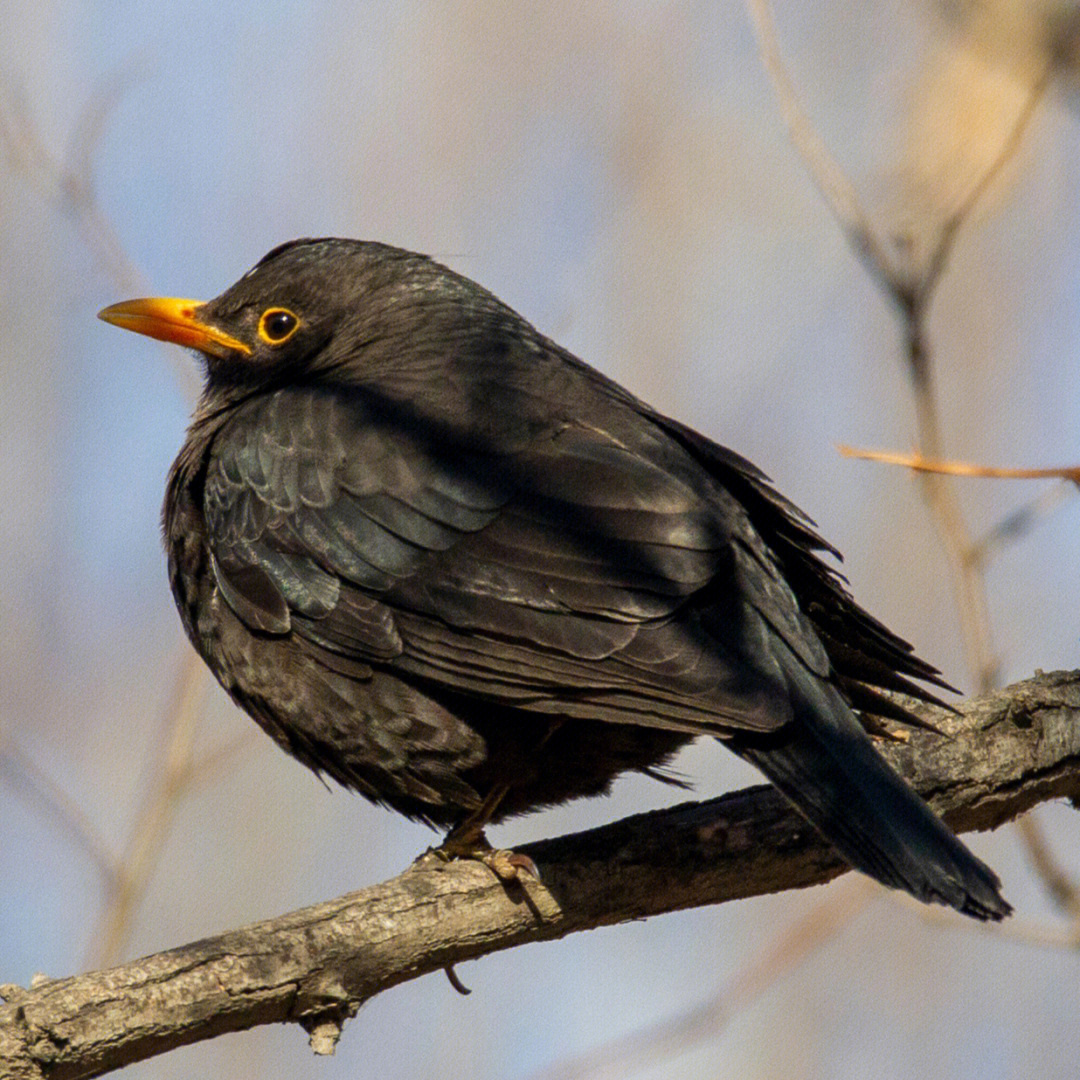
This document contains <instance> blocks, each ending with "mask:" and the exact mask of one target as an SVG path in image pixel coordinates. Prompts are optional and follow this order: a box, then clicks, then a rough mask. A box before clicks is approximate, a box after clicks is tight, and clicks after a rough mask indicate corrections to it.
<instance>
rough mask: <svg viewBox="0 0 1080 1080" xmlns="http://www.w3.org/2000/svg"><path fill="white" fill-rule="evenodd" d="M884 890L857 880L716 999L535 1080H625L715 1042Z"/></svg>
mask: <svg viewBox="0 0 1080 1080" xmlns="http://www.w3.org/2000/svg"><path fill="white" fill-rule="evenodd" d="M880 895H881V890H880V889H879V888H878V887H877V886H876V885H874V883H873V882H872V881H870V880H869V879H868V878H865V877H861V876H858V875H854V874H853V875H852V876H851V877H848V878H845V879H844V881H843V882H842V883H841V884H838V885H836V886H834V887H833V889H832V890H831V891H830V892H829V894H828V895H827V896H826V897H825V898H824V899H823V900H820V901H819V902H818V903H817V904H816V905H814V906H813V907H812V908H811V909H810V910H809V911H807V912H804V913H803V914H801V915H799V916H798V917H797V918H796V919H794V920H793V921H792V922H791V923H790V924H789V925H788V926H786V927H784V929H783V930H782V931H781V932H780V933H779V934H777V935H776V937H775V939H774V940H773V943H772V944H771V945H770V946H768V947H766V949H765V950H764V951H763V952H762V953H761V954H760V955H755V957H754V959H753V960H752V961H751V962H750V963H749V964H747V966H746V967H745V968H743V969H742V970H741V971H738V972H737V973H736V974H735V976H734V977H733V978H732V979H731V980H730V981H729V982H728V983H727V984H726V985H725V986H724V987H723V988H722V989H721V990H720V992H719V993H717V994H716V995H715V996H714V997H712V998H711V999H710V1000H708V1001H705V1002H702V1003H701V1004H699V1005H696V1006H694V1007H693V1008H692V1009H687V1010H686V1011H685V1012H682V1013H680V1014H679V1015H678V1016H675V1017H672V1018H671V1019H669V1020H664V1021H661V1022H660V1023H658V1024H651V1025H649V1026H648V1027H646V1028H643V1029H641V1030H640V1031H635V1032H632V1033H631V1034H629V1035H625V1036H623V1037H622V1038H620V1039H615V1040H613V1041H612V1042H610V1043H607V1044H605V1045H604V1046H600V1047H598V1048H597V1049H595V1050H592V1051H589V1052H588V1053H587V1054H583V1055H582V1056H581V1057H579V1058H575V1059H573V1060H570V1061H563V1062H560V1063H559V1064H557V1065H556V1066H555V1067H554V1068H551V1069H545V1070H544V1071H543V1072H540V1073H537V1074H536V1075H535V1076H534V1078H533V1080H608V1078H610V1080H623V1078H625V1077H628V1076H630V1075H632V1074H633V1073H635V1072H639V1071H641V1070H644V1069H646V1068H648V1067H649V1066H650V1065H654V1064H655V1063H657V1062H658V1061H667V1060H670V1059H671V1058H673V1057H675V1056H677V1055H678V1054H681V1053H684V1052H685V1051H687V1050H689V1049H690V1048H691V1047H692V1046H693V1045H694V1044H695V1043H698V1042H702V1041H704V1040H705V1039H710V1038H715V1037H716V1036H717V1035H719V1034H720V1032H722V1031H723V1030H724V1029H725V1028H726V1027H727V1026H728V1024H730V1023H731V1021H732V1020H733V1019H734V1018H735V1017H736V1016H738V1015H739V1014H740V1013H742V1012H744V1011H745V1010H746V1009H748V1008H749V1007H750V1006H751V1005H753V1004H754V1002H755V1001H756V1000H757V999H758V998H759V997H760V996H761V995H762V994H764V993H765V992H766V991H767V990H769V989H771V988H772V987H773V986H775V985H776V984H777V983H778V982H780V981H781V980H782V979H783V978H784V977H785V976H786V975H789V974H790V973H791V972H792V971H794V970H795V969H796V968H798V967H799V966H800V965H801V964H802V963H803V962H804V961H806V960H808V959H809V958H810V956H812V955H813V954H814V953H815V952H816V951H817V950H818V949H820V948H822V947H823V946H824V945H825V944H827V943H828V942H830V941H832V940H833V939H834V938H835V937H837V936H838V935H839V934H841V933H842V932H843V931H844V930H845V929H846V928H847V927H848V926H849V925H850V924H851V922H852V921H853V920H854V919H855V917H856V916H857V915H859V914H860V913H861V912H862V911H863V910H865V908H867V907H868V906H869V905H870V903H871V901H873V900H875V899H877V898H879V897H880Z"/></svg>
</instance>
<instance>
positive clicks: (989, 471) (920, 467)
mask: <svg viewBox="0 0 1080 1080" xmlns="http://www.w3.org/2000/svg"><path fill="white" fill-rule="evenodd" d="M836 449H837V452H838V453H839V454H841V455H842V456H843V457H849V458H860V459H861V460H863V461H880V462H882V463H883V464H885V465H902V466H903V467H904V468H905V469H914V470H915V471H917V472H930V473H941V474H943V475H946V476H981V477H996V478H997V479H1000V480H1071V481H1072V482H1073V483H1074V484H1080V466H1078V465H1063V466H1060V467H1055V468H1048V469H1014V468H1008V467H1002V466H999V465H978V464H976V463H975V462H971V461H944V460H941V459H940V458H932V457H926V456H924V455H923V454H922V453H920V452H919V451H918V450H913V451H911V453H908V454H904V453H901V452H899V451H896V450H863V449H859V448H858V447H855V446H847V445H846V444H844V443H841V444H840V445H839V446H837V448H836Z"/></svg>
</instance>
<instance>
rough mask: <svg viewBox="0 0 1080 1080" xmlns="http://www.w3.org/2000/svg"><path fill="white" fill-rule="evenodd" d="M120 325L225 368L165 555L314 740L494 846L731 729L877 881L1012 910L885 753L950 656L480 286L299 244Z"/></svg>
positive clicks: (226, 648) (760, 492)
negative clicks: (521, 827)
mask: <svg viewBox="0 0 1080 1080" xmlns="http://www.w3.org/2000/svg"><path fill="white" fill-rule="evenodd" d="M101 318H103V319H105V320H106V321H108V322H110V323H114V324H115V325H117V326H121V327H124V328H126V329H129V330H135V331H138V332H139V333H142V334H147V335H149V336H151V337H156V338H161V339H164V340H166V341H172V342H177V343H179V344H181V345H186V346H190V347H192V348H194V349H196V350H197V351H198V352H199V353H200V354H201V356H202V359H203V362H204V365H205V375H206V381H205V388H204V391H203V394H202V397H201V399H200V401H199V404H198V407H197V409H196V412H195V416H194V420H193V422H192V424H191V427H190V429H189V431H188V435H187V440H186V441H185V443H184V445H183V448H182V449H181V451H180V454H179V457H178V458H177V459H176V462H175V463H174V465H173V467H172V470H171V472H170V474H169V479H168V488H167V494H166V498H165V507H164V538H165V545H166V548H167V553H168V563H169V577H170V581H171V585H172V591H173V596H174V597H175V600H176V604H177V606H178V608H179V610H180V615H181V618H182V620H183V623H184V628H185V630H186V631H187V634H188V636H189V637H190V638H191V641H192V642H193V643H194V645H195V648H196V649H197V650H198V651H199V653H200V654H201V655H202V657H203V659H204V660H205V661H206V663H207V664H208V665H209V666H210V668H211V670H212V671H213V673H214V675H215V676H216V677H217V679H218V680H219V681H220V682H221V684H222V685H223V686H224V687H225V689H226V690H227V691H228V692H229V694H230V695H232V697H233V698H234V700H235V701H236V702H237V703H238V704H239V705H240V706H241V707H242V708H244V709H245V710H246V711H247V712H248V713H250V714H251V716H252V717H254V719H255V720H256V721H257V722H258V723H259V725H260V726H261V727H262V728H263V729H264V730H265V731H266V732H267V733H268V734H270V735H271V736H272V737H273V738H274V739H275V740H276V741H277V742H278V744H279V745H280V746H281V747H283V748H284V749H285V750H286V751H287V752H288V753H290V754H292V755H293V756H294V757H296V758H298V759H299V760H300V761H302V762H303V763H304V764H305V765H308V766H309V767H310V768H312V769H314V770H316V771H317V772H318V773H320V774H325V775H328V776H331V777H333V778H334V779H335V780H337V781H338V782H339V783H341V784H343V785H345V786H346V787H348V788H352V789H354V790H355V791H358V792H360V793H361V794H363V795H365V796H367V798H369V799H371V800H373V801H374V802H377V803H381V804H385V805H387V806H389V807H391V808H393V809H395V810H397V811H399V812H400V813H403V814H406V815H408V816H409V817H411V818H418V819H422V820H425V821H427V822H428V823H430V824H433V825H436V826H442V827H449V828H450V830H451V831H450V834H449V836H448V840H447V843H448V845H449V847H450V849H451V850H458V851H461V850H473V849H476V850H479V849H480V848H482V847H483V846H484V844H485V843H486V841H485V840H484V838H483V828H484V826H485V825H486V824H487V823H489V822H495V821H498V820H500V819H503V818H506V817H508V816H510V815H514V814H521V813H525V812H527V811H531V810H535V809H538V808H540V807H544V806H550V805H554V804H557V803H562V802H564V801H566V800H568V799H572V798H577V797H579V796H584V795H596V794H600V793H603V792H605V791H606V790H607V789H608V788H609V786H610V784H611V782H612V780H613V779H614V778H615V777H616V776H618V775H619V774H620V773H623V772H627V771H630V770H638V771H640V772H644V773H647V774H649V775H654V776H659V777H663V776H664V773H663V767H664V765H665V764H666V763H667V762H668V761H669V760H670V759H671V757H672V756H673V755H674V754H675V752H676V751H677V750H678V749H679V748H680V747H682V746H683V745H685V744H686V743H687V742H689V741H690V740H692V739H694V738H695V737H698V736H701V735H711V736H714V737H716V738H719V739H721V740H722V741H723V742H724V743H726V745H727V746H728V748H729V749H731V750H733V751H734V752H735V753H736V754H738V755H740V756H741V757H743V758H744V759H746V760H747V761H749V762H751V763H752V764H754V765H755V766H757V767H758V768H759V769H760V770H761V771H762V772H763V773H764V774H765V775H766V776H767V777H768V778H769V779H770V780H771V781H772V782H773V783H774V784H775V785H776V787H777V788H779V789H780V791H781V792H782V793H783V794H784V795H785V796H786V797H787V798H788V799H789V800H790V801H791V802H792V803H794V805H795V806H796V807H797V808H798V809H799V810H800V811H801V812H802V813H803V814H804V815H805V816H806V817H807V818H808V819H809V820H810V821H811V822H812V823H813V824H814V825H815V826H816V827H817V828H818V829H819V830H820V831H821V833H823V834H824V836H825V837H826V838H827V839H828V840H830V841H831V842H832V843H833V845H835V847H836V848H837V850H838V851H839V852H840V853H841V854H842V855H843V856H844V858H845V859H847V860H848V861H849V862H850V863H851V864H852V865H853V866H855V867H857V868H858V869H860V870H862V871H864V872H865V873H867V874H869V875H870V876H871V877H874V878H876V879H877V880H878V881H880V882H882V883H883V884H885V885H888V886H892V887H894V888H900V889H905V890H907V891H908V892H909V893H911V894H912V895H913V896H915V897H917V898H918V899H920V900H924V901H936V902H940V903H943V904H947V905H951V906H952V907H954V908H956V909H958V910H959V911H962V912H964V913H966V914H968V915H973V916H975V917H977V918H981V919H998V918H1001V917H1002V916H1003V915H1005V914H1007V913H1008V911H1009V910H1010V909H1009V906H1008V904H1007V903H1006V902H1005V901H1004V900H1003V899H1002V897H1001V895H1000V892H999V882H998V879H997V877H996V876H995V875H994V873H993V871H991V870H990V869H989V868H988V867H987V866H985V865H984V864H983V863H982V862H980V861H979V860H978V859H976V858H975V857H974V856H973V855H972V854H971V853H970V852H969V851H968V850H967V848H965V847H964V845H963V844H961V842H960V841H959V840H958V839H957V838H956V836H955V835H954V834H953V833H952V832H951V831H950V830H949V829H948V828H947V827H946V826H945V825H944V824H943V823H942V822H941V820H940V819H939V818H938V817H936V816H935V815H934V813H933V812H932V811H931V810H930V809H929V808H928V807H927V806H926V804H925V803H924V802H923V801H922V800H921V799H920V798H919V797H918V796H917V795H916V794H915V793H914V792H913V791H912V790H911V789H910V788H909V787H908V786H907V784H906V783H905V782H904V781H903V780H902V779H901V778H900V777H899V776H898V775H897V774H896V773H895V772H894V771H893V770H892V769H891V768H890V767H889V766H888V765H887V764H886V763H885V762H884V760H883V759H882V758H881V757H880V756H879V755H878V753H877V752H876V750H875V749H874V746H873V744H872V742H871V739H870V737H869V736H868V735H867V733H866V731H865V730H864V727H863V726H862V724H861V723H860V720H859V718H858V717H857V715H856V710H857V711H859V712H862V713H864V714H868V715H873V716H878V717H881V716H884V717H891V718H894V719H901V720H904V719H907V720H911V719H912V718H911V717H910V716H909V715H908V714H907V713H906V712H905V711H904V710H903V709H902V708H901V707H900V706H898V705H897V704H896V701H895V699H893V698H890V697H889V696H887V695H886V694H883V693H881V691H882V690H886V691H889V690H899V691H904V692H906V693H908V694H914V695H916V696H918V697H921V698H923V699H926V700H933V696H932V693H931V692H930V691H929V690H928V689H926V688H925V687H924V686H920V685H919V682H917V681H916V680H918V681H921V682H923V683H928V684H930V685H935V684H936V685H938V686H944V685H945V684H944V683H942V682H941V681H940V679H939V676H938V674H937V671H936V669H934V668H933V667H931V666H930V665H928V664H927V663H925V662H924V661H922V660H920V659H918V658H917V656H916V655H915V654H914V653H913V651H912V649H911V646H909V645H908V644H907V643H906V642H904V641H903V640H901V639H900V638H899V637H897V636H896V635H895V634H893V633H892V632H890V631H889V630H888V629H887V628H886V627H884V626H883V625H882V624H881V623H880V622H878V621H876V620H875V619H874V618H872V617H871V616H870V615H868V614H867V613H866V612H865V611H863V610H862V608H860V607H859V606H858V605H857V604H856V603H855V601H854V600H853V599H852V598H851V596H850V595H849V593H848V592H847V590H846V588H845V585H844V583H843V581H842V579H841V578H840V577H839V576H838V574H837V572H836V571H835V570H834V569H833V568H832V566H831V565H829V564H828V563H826V562H825V561H823V556H826V555H829V554H831V555H836V552H835V550H834V549H833V548H832V547H831V546H830V545H829V544H827V543H826V542H825V541H824V540H823V539H821V538H820V537H819V536H818V535H817V533H816V531H815V527H814V525H813V522H812V521H811V520H810V519H809V518H808V517H807V516H806V515H805V514H803V513H802V512H801V511H800V510H799V509H798V508H796V507H795V506H794V505H793V504H792V503H790V502H789V501H788V500H787V499H785V498H784V497H783V496H782V495H780V494H779V493H778V492H777V491H776V490H775V488H773V486H772V485H771V483H770V481H769V480H768V478H767V477H766V476H765V475H764V474H763V473H762V472H760V471H759V470H758V469H757V468H756V467H755V466H754V465H752V464H751V463H750V462H748V461H746V460H745V459H743V458H742V457H740V456H738V455H737V454H735V453H733V452H732V451H731V450H727V449H725V448H724V447H722V446H719V445H717V444H716V443H714V442H711V441H710V440H708V439H706V438H705V437H704V436H702V435H700V434H698V433H697V432H696V431H693V430H691V429H690V428H688V427H686V426H685V425H683V424H681V423H679V422H678V421H676V420H672V419H669V418H668V417H666V416H663V415H661V414H660V413H658V412H656V411H655V410H654V409H652V408H650V407H649V406H648V405H646V404H645V403H644V402H642V401H640V400H638V399H637V398H635V397H634V396H633V395H631V394H630V393H628V392H627V391H626V390H624V389H623V388H622V387H621V386H619V385H617V384H616V383H614V382H612V381H611V380H610V379H607V378H605V377H604V376H603V375H601V374H599V373H598V372H596V371H594V370H593V369H592V368H590V367H588V366H586V365H585V364H584V363H582V362H581V361H580V360H578V359H577V358H576V357H574V356H572V355H571V354H570V353H568V352H567V351H566V350H565V349H562V348H560V347H559V346H558V345H557V344H555V342H553V341H551V340H550V339H548V338H546V337H545V336H544V335H542V334H541V333H539V332H538V331H537V330H536V329H535V328H534V327H532V326H531V325H530V324H529V323H528V322H526V321H525V320H524V319H523V318H522V317H521V316H520V315H518V314H517V313H516V312H514V311H513V310H511V309H510V308H509V307H507V306H506V305H505V304H503V303H501V302H500V301H499V300H498V299H497V298H496V297H495V296H493V295H492V294H491V293H489V292H487V291H486V290H485V289H483V288H481V287H480V286H479V285H477V284H475V283H474V282H472V281H470V280H468V279H467V278H465V277H462V276H461V275H459V274H456V273H454V272H453V271H451V270H449V269H447V268H446V267H444V266H442V265H440V264H439V263H437V262H435V261H433V260H431V259H429V258H427V257H425V256H423V255H417V254H413V253H411V252H407V251H402V250H399V249H397V248H393V247H389V246H386V245H383V244H377V243H368V242H361V241H355V240H343V239H317V240H311V239H307V240H296V241H293V242H290V243H287V244H283V245H281V246H280V247H277V248H275V249H274V250H273V251H271V252H270V253H269V254H268V255H266V256H265V257H264V258H263V259H262V260H261V261H260V262H259V263H258V264H257V265H256V266H255V267H254V268H253V269H251V270H250V271H249V272H248V273H247V274H245V275H244V277H242V278H241V279H240V280H239V281H238V282H237V283H236V284H235V285H233V286H231V287H230V288H229V289H227V290H226V291H225V292H223V293H222V294H221V295H220V296H219V297H217V299H215V300H211V301H209V302H207V303H200V302H198V301H194V300H176V299H146V300H132V301H128V302H125V303H121V304H115V305H113V306H112V307H108V308H106V309H105V310H104V311H102V312H101Z"/></svg>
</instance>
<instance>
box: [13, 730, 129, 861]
mask: <svg viewBox="0 0 1080 1080" xmlns="http://www.w3.org/2000/svg"><path fill="white" fill-rule="evenodd" d="M2 761H7V762H8V763H9V764H10V766H11V767H12V769H13V770H14V771H15V773H16V774H17V775H18V776H20V777H21V778H22V780H23V782H24V783H25V784H26V785H27V786H28V787H29V789H30V790H31V792H33V794H34V795H35V796H36V797H37V798H38V799H39V800H41V802H42V803H44V805H45V806H47V807H48V808H49V810H50V811H51V812H52V813H53V814H54V815H55V816H56V818H57V820H58V821H59V822H60V823H61V825H63V827H64V828H65V829H66V830H67V831H68V832H69V833H70V834H71V835H72V836H73V837H74V838H75V839H76V840H77V841H78V843H79V845H80V846H81V847H82V848H83V850H84V851H85V852H86V853H87V855H89V856H90V858H91V860H92V861H93V862H94V865H95V866H97V868H98V870H100V871H101V874H102V876H103V877H104V878H105V880H106V881H109V882H111V881H113V880H114V879H115V877H116V874H117V872H118V869H119V866H120V859H119V857H118V856H117V855H116V853H115V852H114V851H113V850H112V848H111V847H110V846H109V844H108V841H106V839H105V838H104V837H103V836H102V835H101V833H100V832H99V831H98V829H97V826H95V825H94V823H93V821H91V819H90V818H89V816H88V815H87V814H86V813H85V811H84V810H83V809H82V807H81V806H79V804H78V803H77V802H75V800H74V799H73V798H72V797H71V796H70V795H69V794H68V793H67V792H66V791H64V789H63V788H62V787H61V786H60V785H59V784H58V783H57V782H56V781H55V780H54V779H53V778H52V777H51V776H49V775H48V773H46V772H45V770H44V769H42V768H41V767H40V766H39V765H38V764H37V763H36V762H35V761H34V760H33V758H31V757H30V755H29V754H27V753H26V751H25V750H23V749H22V747H20V746H19V745H18V743H16V742H15V741H14V740H13V739H12V738H11V736H10V735H9V734H8V733H7V732H6V731H5V729H4V728H3V727H0V762H2Z"/></svg>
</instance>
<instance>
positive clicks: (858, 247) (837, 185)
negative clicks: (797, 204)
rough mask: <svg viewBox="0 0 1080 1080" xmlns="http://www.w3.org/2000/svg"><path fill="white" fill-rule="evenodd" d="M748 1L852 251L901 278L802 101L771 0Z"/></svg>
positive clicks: (803, 152) (795, 138) (876, 270)
mask: <svg viewBox="0 0 1080 1080" xmlns="http://www.w3.org/2000/svg"><path fill="white" fill-rule="evenodd" d="M746 6H747V9H748V11H749V13H750V21H751V22H752V23H753V25H754V31H755V33H756V35H757V41H758V52H759V55H760V57H761V64H762V67H764V69H765V72H766V74H767V75H768V76H769V81H770V82H771V83H772V88H773V93H774V94H775V96H776V101H777V104H778V105H779V107H780V115H781V116H782V117H783V119H784V124H785V125H786V127H787V130H788V137H789V138H790V139H791V142H792V145H793V146H794V147H795V149H796V151H797V152H798V154H799V156H800V157H801V158H802V161H803V165H804V166H805V167H806V169H807V171H808V172H809V173H810V178H811V179H812V180H813V181H814V184H815V185H816V186H817V188H818V190H819V191H820V192H821V194H822V196H823V197H824V199H825V202H826V203H827V204H828V207H829V209H830V211H831V212H832V215H833V217H834V218H835V219H836V221H837V224H839V226H840V228H841V229H842V230H843V233H844V236H845V237H846V238H847V241H848V243H849V244H850V245H851V248H852V250H853V251H854V252H855V254H856V255H857V256H858V258H859V260H860V261H861V262H862V263H863V265H864V266H865V267H866V269H867V270H869V271H870V273H871V274H872V276H873V277H874V278H875V279H877V280H878V281H879V282H880V283H881V284H883V285H885V286H886V287H889V284H888V283H889V282H894V281H896V280H897V277H898V274H899V269H898V267H896V266H895V265H894V264H893V262H892V260H891V259H890V258H889V253H888V248H887V247H886V246H885V244H883V243H882V241H881V240H880V238H879V237H878V235H877V232H876V231H875V229H874V227H873V224H872V223H871V221H870V218H869V216H868V215H867V213H866V211H865V210H864V209H863V207H862V204H861V203H860V202H859V196H858V193H857V192H856V190H855V185H854V184H852V182H851V181H850V180H849V179H848V177H847V174H846V173H845V172H844V170H843V169H841V168H840V166H839V164H838V163H837V162H836V159H835V158H833V156H832V154H830V153H829V149H828V147H827V146H826V145H825V141H824V139H822V138H821V136H820V135H819V134H818V132H817V130H816V129H815V128H814V125H813V123H812V122H811V120H810V117H809V115H808V114H807V112H806V110H805V109H804V108H803V107H802V103H801V102H800V101H799V95H798V93H797V92H796V90H795V84H794V82H793V80H792V78H791V75H790V74H789V72H788V70H787V66H786V65H785V64H784V60H783V57H782V56H781V55H780V45H779V42H778V41H777V37H776V23H775V21H774V19H773V15H772V5H771V4H770V3H769V0H746Z"/></svg>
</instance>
